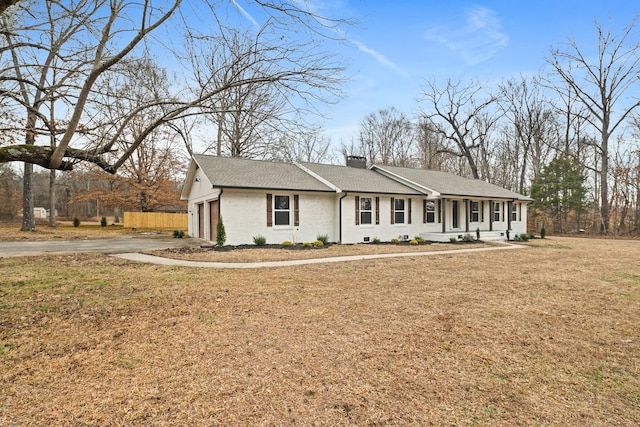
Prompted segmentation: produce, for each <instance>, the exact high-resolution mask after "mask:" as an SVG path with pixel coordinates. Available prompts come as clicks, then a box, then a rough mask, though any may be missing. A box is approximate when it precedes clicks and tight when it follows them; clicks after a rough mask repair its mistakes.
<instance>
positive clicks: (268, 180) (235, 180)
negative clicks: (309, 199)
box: [193, 154, 333, 191]
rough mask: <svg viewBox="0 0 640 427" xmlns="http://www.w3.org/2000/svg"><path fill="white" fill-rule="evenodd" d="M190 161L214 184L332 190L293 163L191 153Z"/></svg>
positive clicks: (279, 188)
mask: <svg viewBox="0 0 640 427" xmlns="http://www.w3.org/2000/svg"><path fill="white" fill-rule="evenodd" d="M193 158H194V160H195V161H196V163H197V164H198V166H200V168H201V169H202V171H203V172H204V174H205V175H206V176H207V178H208V179H209V181H211V183H212V184H213V185H214V186H215V187H235V188H264V189H274V190H275V189H277V190H302V191H305V190H306V191H333V189H332V188H330V187H328V186H327V185H325V184H323V183H322V182H320V181H319V180H317V179H316V178H314V177H313V176H311V175H309V174H308V173H306V172H304V171H303V170H302V169H300V168H299V167H297V166H296V165H293V164H289V163H278V162H269V161H262V160H249V159H242V158H236V157H218V156H208V155H203V154H195V155H194V156H193Z"/></svg>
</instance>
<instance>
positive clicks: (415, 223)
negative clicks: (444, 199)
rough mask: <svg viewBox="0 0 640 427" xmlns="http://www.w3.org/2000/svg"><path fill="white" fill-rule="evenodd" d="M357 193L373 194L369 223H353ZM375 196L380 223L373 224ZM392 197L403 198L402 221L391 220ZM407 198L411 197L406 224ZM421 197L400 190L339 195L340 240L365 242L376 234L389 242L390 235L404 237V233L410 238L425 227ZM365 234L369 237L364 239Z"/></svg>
mask: <svg viewBox="0 0 640 427" xmlns="http://www.w3.org/2000/svg"><path fill="white" fill-rule="evenodd" d="M356 197H358V198H363V197H371V198H372V204H373V210H372V221H371V222H372V223H371V224H356V220H355V215H356ZM376 197H378V198H379V209H378V213H379V219H380V223H379V224H376V207H375V199H376ZM391 198H394V199H404V200H405V210H404V214H405V219H404V223H402V224H397V223H396V224H392V220H391V219H392V217H391V212H392V209H391ZM409 199H411V224H409V203H408V200H409ZM422 200H423V197H419V196H418V197H416V196H407V195H402V194H395V195H388V194H366V193H363V194H348V195H347V196H346V197H345V198H344V199H342V243H364V242H366V241H369V242H370V241H373V239H375V238H378V239H380V241H383V242H384V241H386V242H388V241H390V240H391V239H403V238H404V236H408V238H409V239H413V238H414V237H415V236H417V235H418V234H420V232H421V231H423V230H424V224H423V223H422V211H421V209H422ZM358 222H359V221H358ZM366 238H368V240H366Z"/></svg>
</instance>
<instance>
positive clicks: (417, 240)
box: [413, 236, 427, 245]
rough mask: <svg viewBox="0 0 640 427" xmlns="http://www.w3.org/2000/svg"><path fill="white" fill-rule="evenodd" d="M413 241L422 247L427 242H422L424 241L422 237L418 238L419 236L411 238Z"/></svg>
mask: <svg viewBox="0 0 640 427" xmlns="http://www.w3.org/2000/svg"><path fill="white" fill-rule="evenodd" d="M413 240H415V241H416V242H418V244H419V245H422V244H424V243H426V242H427V241H426V240H424V239H423V238H422V237H420V236H416V237H414V238H413Z"/></svg>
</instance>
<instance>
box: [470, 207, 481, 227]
mask: <svg viewBox="0 0 640 427" xmlns="http://www.w3.org/2000/svg"><path fill="white" fill-rule="evenodd" d="M471 222H480V203H478V202H471Z"/></svg>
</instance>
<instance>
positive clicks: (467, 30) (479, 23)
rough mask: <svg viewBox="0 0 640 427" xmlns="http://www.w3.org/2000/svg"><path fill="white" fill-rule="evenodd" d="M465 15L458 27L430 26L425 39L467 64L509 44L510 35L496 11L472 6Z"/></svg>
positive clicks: (478, 60)
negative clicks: (439, 45) (452, 53)
mask: <svg viewBox="0 0 640 427" xmlns="http://www.w3.org/2000/svg"><path fill="white" fill-rule="evenodd" d="M465 15H466V20H465V24H464V25H462V26H461V27H459V28H457V29H456V28H455V26H451V27H453V28H450V27H443V26H438V27H434V28H430V29H429V30H427V32H426V33H425V37H426V39H427V40H429V41H434V42H436V43H438V44H441V45H444V46H445V47H446V48H447V49H449V50H451V51H453V52H455V53H456V54H458V55H460V57H461V58H462V60H463V61H465V62H466V63H467V64H470V65H474V64H478V63H480V62H483V61H486V60H488V59H490V58H492V57H493V56H494V55H495V54H496V53H497V52H498V51H499V50H500V49H502V48H503V47H505V46H507V44H509V36H507V35H506V34H505V33H504V32H503V31H502V22H501V20H500V17H499V16H498V15H497V14H496V12H495V11H493V10H491V9H489V8H486V7H482V6H475V7H472V8H469V9H467V10H465Z"/></svg>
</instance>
